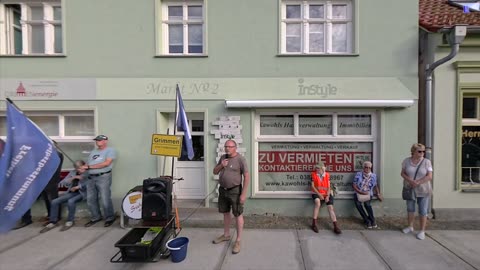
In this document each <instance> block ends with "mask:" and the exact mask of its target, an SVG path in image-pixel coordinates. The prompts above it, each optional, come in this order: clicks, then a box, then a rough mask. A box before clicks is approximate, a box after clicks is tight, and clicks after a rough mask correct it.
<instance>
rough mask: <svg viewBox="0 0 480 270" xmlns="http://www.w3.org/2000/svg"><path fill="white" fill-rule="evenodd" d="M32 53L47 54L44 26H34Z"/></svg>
mask: <svg viewBox="0 0 480 270" xmlns="http://www.w3.org/2000/svg"><path fill="white" fill-rule="evenodd" d="M32 53H45V34H44V28H43V25H32Z"/></svg>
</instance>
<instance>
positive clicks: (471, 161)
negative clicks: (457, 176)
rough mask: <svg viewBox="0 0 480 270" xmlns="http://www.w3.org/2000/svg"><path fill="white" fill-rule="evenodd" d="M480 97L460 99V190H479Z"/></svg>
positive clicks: (468, 96) (467, 96)
mask: <svg viewBox="0 0 480 270" xmlns="http://www.w3.org/2000/svg"><path fill="white" fill-rule="evenodd" d="M479 97H480V95H472V94H465V95H464V96H463V98H462V130H461V132H462V134H461V167H462V169H461V188H462V189H466V190H468V189H480V117H479V114H478V111H479V107H480V106H479Z"/></svg>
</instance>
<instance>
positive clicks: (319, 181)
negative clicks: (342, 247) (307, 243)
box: [312, 162, 342, 234]
mask: <svg viewBox="0 0 480 270" xmlns="http://www.w3.org/2000/svg"><path fill="white" fill-rule="evenodd" d="M325 169H326V167H325V165H324V164H323V162H319V163H318V164H317V165H315V171H313V172H312V198H313V201H314V202H315V207H314V209H313V220H312V230H313V231H314V232H316V233H318V227H317V217H318V212H319V211H320V205H321V202H322V201H324V202H325V203H326V204H327V209H328V214H329V215H330V219H331V220H332V222H333V231H334V232H335V233H336V234H341V233H342V231H341V230H340V228H339V227H338V224H337V217H336V216H335V211H334V210H333V196H332V194H331V190H330V174H329V173H328V172H326V170H325Z"/></svg>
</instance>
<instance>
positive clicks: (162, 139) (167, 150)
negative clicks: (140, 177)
mask: <svg viewBox="0 0 480 270" xmlns="http://www.w3.org/2000/svg"><path fill="white" fill-rule="evenodd" d="M182 137H183V136H181V135H164V134H153V135H152V147H151V150H150V154H152V155H159V156H170V157H180V156H181V153H182Z"/></svg>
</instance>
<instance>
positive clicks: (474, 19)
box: [419, 0, 480, 219]
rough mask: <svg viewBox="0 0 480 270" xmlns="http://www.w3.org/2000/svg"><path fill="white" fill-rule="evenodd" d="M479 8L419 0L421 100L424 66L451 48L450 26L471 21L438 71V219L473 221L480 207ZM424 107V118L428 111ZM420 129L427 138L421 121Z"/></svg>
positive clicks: (434, 147) (462, 3)
mask: <svg viewBox="0 0 480 270" xmlns="http://www.w3.org/2000/svg"><path fill="white" fill-rule="evenodd" d="M465 6H466V7H467V8H465ZM479 8H480V2H479V1H477V2H475V3H474V2H472V1H447V0H421V1H420V54H419V57H420V59H419V60H420V66H419V72H420V99H421V100H424V95H423V93H424V90H425V88H426V86H425V85H426V82H425V68H426V67H427V65H432V64H433V63H434V62H437V61H439V60H440V59H443V58H444V57H446V56H447V55H448V54H449V53H450V52H451V51H452V49H451V48H452V44H449V43H448V31H450V30H449V28H451V27H452V26H453V25H467V27H466V37H465V39H464V40H463V41H462V42H461V44H460V49H459V51H458V53H456V54H455V56H454V58H453V59H451V60H450V61H448V62H446V63H444V64H442V65H440V66H438V67H437V68H436V69H435V70H434V74H435V76H434V79H433V87H432V89H433V99H432V100H433V110H432V112H433V120H432V125H433V129H432V134H433V143H432V160H433V163H434V165H433V166H434V176H433V179H434V180H433V183H434V196H433V207H434V209H435V210H436V212H437V215H438V216H440V217H448V216H450V215H454V216H455V217H466V218H469V219H472V217H473V216H478V213H479V209H480V206H479V203H480V193H479V192H480V103H479V102H480V10H479ZM420 111H421V112H422V113H421V114H420V119H422V120H423V119H424V118H425V114H424V113H423V112H424V110H420ZM420 122H421V123H423V122H424V121H420ZM419 129H420V138H421V139H420V140H421V141H423V139H424V133H423V132H422V131H423V130H424V128H423V127H422V124H421V125H420V128H419ZM447 198H448V199H447ZM472 212H473V213H472Z"/></svg>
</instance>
